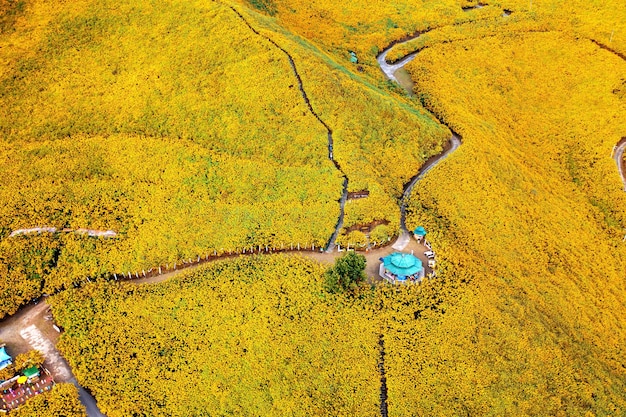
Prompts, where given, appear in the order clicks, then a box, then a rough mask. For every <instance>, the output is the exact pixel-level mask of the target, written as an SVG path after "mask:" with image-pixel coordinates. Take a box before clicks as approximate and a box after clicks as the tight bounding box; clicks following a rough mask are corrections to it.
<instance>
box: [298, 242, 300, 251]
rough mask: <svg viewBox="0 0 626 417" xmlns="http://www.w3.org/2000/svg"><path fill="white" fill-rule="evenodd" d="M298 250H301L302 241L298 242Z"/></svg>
mask: <svg viewBox="0 0 626 417" xmlns="http://www.w3.org/2000/svg"><path fill="white" fill-rule="evenodd" d="M298 250H300V242H298Z"/></svg>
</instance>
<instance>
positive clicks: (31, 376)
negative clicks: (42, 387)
mask: <svg viewBox="0 0 626 417" xmlns="http://www.w3.org/2000/svg"><path fill="white" fill-rule="evenodd" d="M22 375H24V376H25V377H26V378H27V381H28V382H32V381H33V380H36V379H37V378H39V375H41V372H40V371H39V368H37V367H36V366H31V367H30V368H26V369H24V370H23V371H22Z"/></svg>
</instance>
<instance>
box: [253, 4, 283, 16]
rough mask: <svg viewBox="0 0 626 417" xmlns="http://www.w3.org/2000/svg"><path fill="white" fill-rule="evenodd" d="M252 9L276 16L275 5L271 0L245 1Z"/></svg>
mask: <svg viewBox="0 0 626 417" xmlns="http://www.w3.org/2000/svg"><path fill="white" fill-rule="evenodd" d="M247 1H248V2H249V3H250V4H251V5H252V6H253V7H254V8H256V9H258V10H260V11H262V12H265V13H267V14H269V15H270V16H274V15H275V14H276V4H274V2H273V1H272V0H247Z"/></svg>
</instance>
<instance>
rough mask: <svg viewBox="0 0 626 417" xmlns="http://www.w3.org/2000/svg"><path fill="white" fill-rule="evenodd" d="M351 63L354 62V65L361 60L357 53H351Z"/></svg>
mask: <svg viewBox="0 0 626 417" xmlns="http://www.w3.org/2000/svg"><path fill="white" fill-rule="evenodd" d="M350 62H352V63H353V64H358V63H359V58H357V56H356V53H355V52H350Z"/></svg>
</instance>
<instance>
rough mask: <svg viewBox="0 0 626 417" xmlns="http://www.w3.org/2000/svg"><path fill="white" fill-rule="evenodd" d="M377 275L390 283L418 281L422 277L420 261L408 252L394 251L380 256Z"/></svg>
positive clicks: (422, 267) (422, 268) (422, 270)
mask: <svg viewBox="0 0 626 417" xmlns="http://www.w3.org/2000/svg"><path fill="white" fill-rule="evenodd" d="M380 260H381V264H380V270H379V275H380V277H381V278H383V279H384V280H385V281H387V282H390V283H392V284H404V283H406V282H419V281H421V280H422V279H423V278H424V266H423V265H422V261H421V260H420V259H419V258H417V257H416V256H414V255H413V254H410V253H401V252H394V253H392V254H391V255H389V256H386V257H384V258H380Z"/></svg>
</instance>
